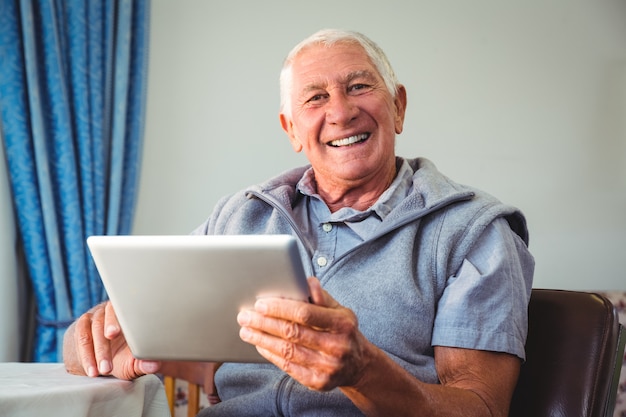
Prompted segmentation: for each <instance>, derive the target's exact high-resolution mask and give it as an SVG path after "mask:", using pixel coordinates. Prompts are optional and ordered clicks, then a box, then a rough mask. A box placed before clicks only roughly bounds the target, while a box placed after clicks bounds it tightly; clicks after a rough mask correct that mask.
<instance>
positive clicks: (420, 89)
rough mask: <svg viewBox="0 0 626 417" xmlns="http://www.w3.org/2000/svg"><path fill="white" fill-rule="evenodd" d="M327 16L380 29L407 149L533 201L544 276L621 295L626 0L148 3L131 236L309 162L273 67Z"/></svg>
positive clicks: (171, 226)
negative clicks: (283, 110) (285, 126)
mask: <svg viewBox="0 0 626 417" xmlns="http://www.w3.org/2000/svg"><path fill="white" fill-rule="evenodd" d="M324 27H340V28H349V29H356V30H359V31H362V32H364V33H365V34H367V35H369V36H370V37H371V38H373V39H374V40H375V41H377V42H378V43H379V44H380V45H381V46H382V47H383V49H385V50H386V52H387V54H388V56H389V58H390V60H391V62H392V64H393V65H394V67H395V69H396V72H397V73H398V76H399V78H400V80H401V81H402V82H403V83H404V84H405V85H406V86H407V89H408V94H409V106H408V110H407V120H406V123H405V131H404V133H403V134H402V135H400V136H399V137H398V146H397V150H398V154H400V155H404V156H418V155H419V156H426V157H428V158H430V159H432V160H433V161H434V162H436V163H437V165H438V166H439V168H440V169H441V170H442V171H443V172H445V173H447V174H448V175H449V176H451V177H452V178H454V179H456V180H457V181H459V182H463V183H468V184H471V185H474V186H477V187H480V188H482V189H484V190H486V191H489V192H491V193H492V194H494V195H496V196H498V197H499V198H501V199H502V200H504V201H505V202H508V203H512V204H515V205H517V206H519V207H520V208H522V209H523V210H524V212H525V213H526V214H527V216H528V221H529V225H530V231H531V250H532V251H533V252H534V254H535V256H536V260H537V269H536V279H535V286H536V287H554V288H570V289H626V275H625V273H624V270H625V268H624V267H623V266H622V260H623V259H624V258H626V2H624V1H623V0H612V1H611V0H552V1H550V2H546V1H544V0H530V1H517V2H503V1H496V0H493V1H487V0H477V1H472V2H467V1H463V0H458V1H452V0H449V1H435V0H432V1H419V0H407V1H400V0H395V1H394V0H385V1H380V0H342V1H336V0H318V1H316V2H298V1H294V0H284V1H271V0H268V1H256V0H250V1H242V0H239V1H232V0H222V1H204V0H179V1H176V2H173V1H169V0H153V2H152V34H151V51H150V74H149V89H148V90H149V94H148V113H147V118H148V119H147V126H146V141H145V148H144V151H145V154H144V155H145V156H144V163H143V170H142V179H141V190H140V196H139V202H138V208H137V216H136V223H135V228H134V233H136V234H184V233H187V232H189V231H190V230H191V229H193V228H194V227H195V226H196V225H197V224H199V223H200V222H202V221H203V220H204V219H205V218H206V217H207V216H208V214H209V212H210V211H211V208H212V206H213V205H214V204H215V202H216V200H217V199H218V198H219V197H220V196H222V195H224V194H226V193H230V192H233V191H236V190H238V189H240V188H242V187H244V186H246V185H248V184H251V183H256V182H258V181H260V180H262V179H265V178H267V177H269V176H270V175H274V174H276V173H278V172H279V171H281V170H283V169H286V168H289V167H291V166H294V165H299V164H302V163H303V162H304V159H303V157H302V156H301V155H295V154H293V153H292V151H291V147H290V146H289V144H288V141H287V140H286V136H285V135H284V134H283V132H282V130H281V129H280V126H279V123H278V116H277V114H278V101H279V100H278V72H279V69H280V66H281V63H282V59H283V58H284V56H285V55H286V53H287V52H288V51H289V49H291V47H292V46H293V45H294V44H295V43H297V42H298V41H300V40H301V39H302V38H304V37H305V36H307V35H309V34H311V33H313V32H314V31H316V30H317V29H320V28H324Z"/></svg>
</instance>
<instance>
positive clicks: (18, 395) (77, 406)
mask: <svg viewBox="0 0 626 417" xmlns="http://www.w3.org/2000/svg"><path fill="white" fill-rule="evenodd" d="M169 415H170V413H169V409H168V406H167V399H166V398H165V391H164V390H163V386H162V384H161V381H160V380H159V378H157V377H156V376H154V375H146V376H143V377H141V378H139V379H137V380H135V381H122V380H119V379H116V378H112V377H99V378H89V377H83V376H76V375H70V374H68V373H67V372H66V371H65V367H64V366H63V364H60V363H52V364H50V363H45V364H43V363H0V417H5V416H6V417H9V416H10V417H41V416H47V417H56V416H58V417H104V416H120V417H122V416H123V417H136V416H137V417H139V416H141V417H169Z"/></svg>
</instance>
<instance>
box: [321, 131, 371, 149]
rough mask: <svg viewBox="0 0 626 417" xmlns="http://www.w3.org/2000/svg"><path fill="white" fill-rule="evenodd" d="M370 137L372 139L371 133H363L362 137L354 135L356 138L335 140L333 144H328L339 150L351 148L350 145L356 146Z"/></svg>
mask: <svg viewBox="0 0 626 417" xmlns="http://www.w3.org/2000/svg"><path fill="white" fill-rule="evenodd" d="M369 137H370V134H369V133H362V134H360V135H354V136H350V137H347V138H343V139H337V140H333V141H332V142H329V143H328V144H329V145H330V146H334V147H335V148H339V147H341V146H350V145H354V144H355V143H361V142H365V141H366V140H367V139H368V138H369Z"/></svg>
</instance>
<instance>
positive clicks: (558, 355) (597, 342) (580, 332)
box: [509, 289, 625, 417]
mask: <svg viewBox="0 0 626 417" xmlns="http://www.w3.org/2000/svg"><path fill="white" fill-rule="evenodd" d="M624 339H625V337H624V335H623V331H622V326H621V325H620V323H619V318H618V315H617V312H616V311H615V308H614V307H613V305H612V304H611V302H610V301H609V300H608V299H606V298H605V297H604V296H602V295H599V294H593V293H586V292H577V291H562V290H543V289H533V291H532V295H531V298H530V305H529V308H528V339H527V341H526V362H525V363H524V364H523V365H522V370H521V374H520V378H519V381H518V384H517V387H516V389H515V393H514V395H513V400H512V403H511V411H510V413H509V416H510V417H522V416H524V417H571V416H576V417H608V416H611V415H612V413H613V409H614V407H615V395H616V392H617V385H618V381H619V372H620V368H621V364H622V361H623V355H624V341H625V340H624Z"/></svg>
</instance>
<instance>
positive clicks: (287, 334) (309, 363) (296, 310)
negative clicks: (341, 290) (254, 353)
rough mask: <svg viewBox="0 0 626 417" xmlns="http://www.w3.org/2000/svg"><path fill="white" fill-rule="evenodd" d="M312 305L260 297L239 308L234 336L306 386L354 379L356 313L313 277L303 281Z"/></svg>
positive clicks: (358, 355) (360, 340) (358, 358)
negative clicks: (247, 307) (249, 307)
mask: <svg viewBox="0 0 626 417" xmlns="http://www.w3.org/2000/svg"><path fill="white" fill-rule="evenodd" d="M309 287H310V293H311V299H312V301H313V303H314V304H310V303H304V302H301V301H294V300H287V299H280V298H263V299H259V300H257V302H256V303H255V306H254V310H244V311H241V312H240V313H239V315H238V317H237V320H238V322H239V324H240V325H241V326H242V328H241V331H240V337H241V339H242V340H244V341H245V342H247V343H250V344H253V345H255V346H256V347H257V350H258V351H259V353H261V355H263V356H264V357H265V358H266V359H268V360H269V361H270V362H272V363H274V364H275V365H276V366H278V367H279V368H280V369H282V370H283V371H285V372H287V373H288V374H289V375H291V376H292V377H294V378H295V379H296V380H298V381H299V382H301V383H302V384H304V385H305V386H308V387H309V388H312V389H317V390H327V389H331V388H334V387H336V386H339V385H341V384H347V383H349V382H352V381H354V380H355V379H356V374H355V370H358V369H361V367H360V365H361V364H362V359H363V352H364V337H363V336H362V334H361V333H360V332H359V330H358V320H357V318H356V315H355V314H354V313H353V312H352V311H351V310H349V309H347V308H345V307H343V306H341V305H340V304H339V303H338V302H337V301H335V300H334V299H333V298H332V297H331V296H330V295H329V294H328V293H327V292H326V291H324V290H323V289H322V287H321V285H320V283H319V281H318V280H317V279H316V278H310V279H309Z"/></svg>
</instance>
